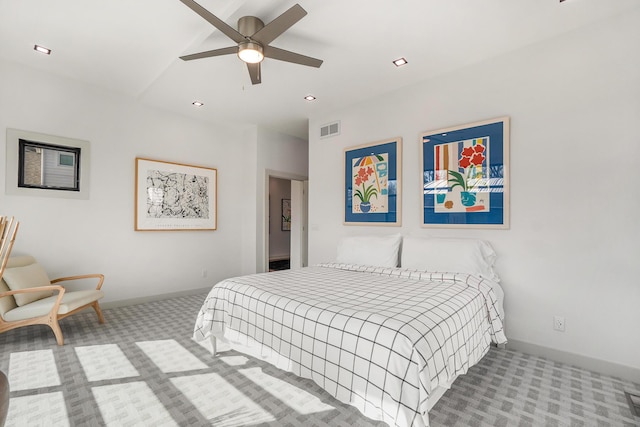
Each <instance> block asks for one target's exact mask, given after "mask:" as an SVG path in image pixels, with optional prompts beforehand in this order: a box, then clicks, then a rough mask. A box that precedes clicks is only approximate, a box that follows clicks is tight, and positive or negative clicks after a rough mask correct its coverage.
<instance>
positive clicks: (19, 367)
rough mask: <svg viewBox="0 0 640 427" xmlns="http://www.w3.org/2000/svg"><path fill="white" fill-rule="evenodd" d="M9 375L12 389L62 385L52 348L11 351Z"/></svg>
mask: <svg viewBox="0 0 640 427" xmlns="http://www.w3.org/2000/svg"><path fill="white" fill-rule="evenodd" d="M8 377H9V384H11V391H18V390H32V389H36V388H42V387H49V386H56V385H60V376H59V375H58V368H57V367H56V361H55V358H54V357H53V351H52V350H35V351H21V352H16V353H11V356H9V375H8Z"/></svg>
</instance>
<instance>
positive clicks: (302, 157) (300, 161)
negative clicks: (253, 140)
mask: <svg viewBox="0 0 640 427" xmlns="http://www.w3.org/2000/svg"><path fill="white" fill-rule="evenodd" d="M257 153H258V159H257V168H256V170H257V188H258V191H257V194H256V214H255V218H257V219H258V221H257V226H256V234H255V236H256V241H257V242H258V244H257V246H256V258H255V269H256V271H259V272H260V271H267V269H268V268H267V267H268V266H267V262H266V252H267V250H268V248H267V238H266V234H265V230H266V229H267V216H268V194H269V180H268V178H267V176H268V174H271V175H273V176H278V177H281V178H288V179H306V178H307V176H308V173H309V161H308V157H309V146H308V144H307V142H306V141H304V140H302V139H300V138H296V137H294V136H290V135H284V134H281V133H278V132H274V131H272V130H270V129H266V128H259V129H258V137H257Z"/></svg>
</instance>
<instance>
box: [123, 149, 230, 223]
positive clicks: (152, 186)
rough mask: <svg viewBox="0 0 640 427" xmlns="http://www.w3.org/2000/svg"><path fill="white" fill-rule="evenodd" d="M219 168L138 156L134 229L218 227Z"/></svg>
mask: <svg viewBox="0 0 640 427" xmlns="http://www.w3.org/2000/svg"><path fill="white" fill-rule="evenodd" d="M217 197H218V170H217V169H215V168H208V167H202V166H193V165H185V164H182V163H174V162H165V161H161V160H152V159H145V158H140V157H136V182H135V226H134V228H135V230H136V231H186V230H216V228H217V217H218V215H217V208H218V202H217Z"/></svg>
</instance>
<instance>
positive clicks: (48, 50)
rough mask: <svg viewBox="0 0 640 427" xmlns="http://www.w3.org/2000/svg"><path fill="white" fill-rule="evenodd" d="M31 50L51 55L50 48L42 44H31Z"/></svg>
mask: <svg viewBox="0 0 640 427" xmlns="http://www.w3.org/2000/svg"><path fill="white" fill-rule="evenodd" d="M33 50H37V51H38V52H40V53H44V54H45V55H51V49H49V48H46V47H44V46H40V45H39V44H37V45H34V46H33Z"/></svg>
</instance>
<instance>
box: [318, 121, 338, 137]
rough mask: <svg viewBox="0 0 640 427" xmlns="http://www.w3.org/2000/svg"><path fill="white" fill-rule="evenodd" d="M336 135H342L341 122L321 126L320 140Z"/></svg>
mask: <svg viewBox="0 0 640 427" xmlns="http://www.w3.org/2000/svg"><path fill="white" fill-rule="evenodd" d="M335 135H340V122H339V121H337V122H333V123H329V124H326V125H323V126H320V138H329V137H330V136H335Z"/></svg>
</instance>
